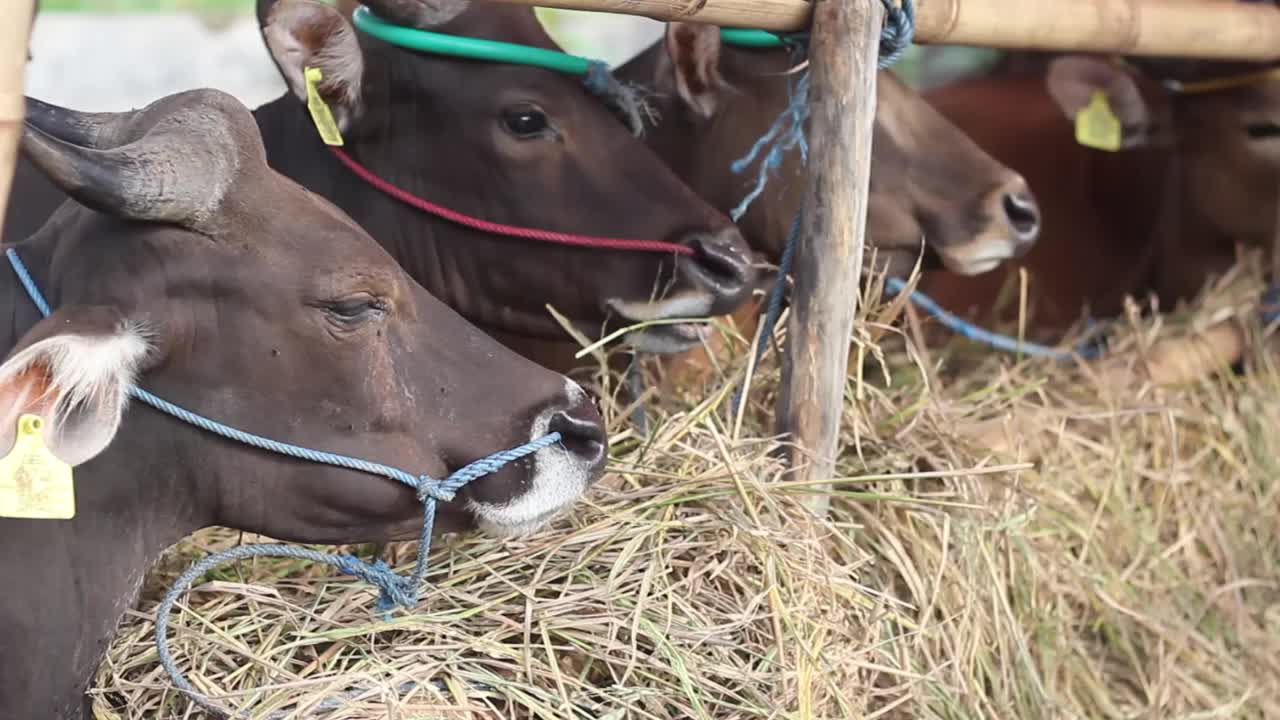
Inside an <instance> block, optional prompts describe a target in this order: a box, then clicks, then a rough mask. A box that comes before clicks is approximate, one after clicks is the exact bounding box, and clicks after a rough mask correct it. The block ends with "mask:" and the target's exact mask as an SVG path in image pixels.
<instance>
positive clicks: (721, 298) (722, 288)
mask: <svg viewBox="0 0 1280 720" xmlns="http://www.w3.org/2000/svg"><path fill="white" fill-rule="evenodd" d="M365 10H366V13H367V15H368V18H369V22H368V23H367V24H363V25H361V26H360V27H359V28H357V26H356V25H355V24H354V23H353V22H352V21H350V20H348V19H347V18H346V17H344V16H343V15H342V13H341V12H340V11H339V10H337V9H335V8H333V7H332V6H330V5H328V4H325V3H322V2H318V1H316V0H278V1H275V2H273V1H272V0H263V1H262V2H261V3H260V4H259V8H258V14H259V19H260V21H261V23H262V25H263V36H264V39H265V41H266V43H267V47H268V49H269V50H270V52H271V56H272V58H273V60H274V61H275V63H276V65H277V67H278V68H279V70H280V72H281V74H282V76H283V77H284V79H285V80H286V82H287V84H288V86H289V88H290V91H291V92H290V93H288V94H286V95H285V96H283V97H281V98H279V99H278V100H276V101H273V102H271V103H268V104H266V105H264V106H262V107H260V108H258V109H257V110H256V111H255V113H254V114H255V117H256V118H257V120H258V124H259V127H260V128H261V130H262V133H263V137H264V140H265V143H266V146H267V152H268V157H269V160H270V162H271V164H272V166H273V167H274V168H276V169H277V170H279V171H281V172H283V173H284V174H286V175H287V176H289V177H292V178H293V179H294V180H297V181H299V182H300V183H301V184H302V185H304V186H305V187H307V188H308V189H310V190H312V191H313V192H316V193H318V194H320V195H322V196H324V197H325V198H327V199H329V200H331V201H333V202H334V203H335V204H337V205H338V206H339V207H341V208H342V209H343V210H345V211H346V212H347V213H348V214H349V215H350V216H351V217H352V218H353V219H354V220H355V221H356V222H357V223H359V224H360V225H361V226H362V227H364V229H366V230H367V231H368V232H369V233H370V234H371V235H372V236H373V237H374V238H376V239H377V240H378V241H379V242H380V243H381V244H382V245H383V246H384V247H386V248H387V249H388V250H389V251H390V252H391V254H392V255H393V256H394V257H395V258H396V259H397V260H398V261H399V262H400V263H401V265H402V266H403V267H404V268H405V269H406V270H408V271H409V273H410V274H411V275H412V276H413V277H414V278H415V279H416V280H417V281H419V282H421V283H422V284H423V285H424V286H426V287H427V289H428V290H429V291H431V292H432V293H433V294H434V295H436V296H437V297H439V298H441V299H442V300H444V301H445V302H447V303H448V304H449V305H450V306H452V307H453V308H454V309H455V310H457V311H458V312H460V313H461V314H462V315H463V316H464V317H466V318H467V319H469V320H471V321H472V322H475V323H476V324H478V325H479V326H481V327H482V328H484V329H486V330H489V331H502V332H504V333H507V334H508V335H507V336H508V338H509V339H510V338H514V339H516V340H520V339H525V338H533V339H539V338H541V339H551V338H563V337H564V329H563V328H562V327H561V325H560V324H559V321H558V320H557V319H556V318H555V317H554V316H553V315H552V314H551V313H550V312H548V309H547V306H548V305H550V306H552V307H553V308H554V309H555V310H556V311H558V313H559V314H561V315H562V316H563V317H565V318H567V319H568V320H569V322H571V323H572V325H573V326H574V327H575V329H577V330H578V331H580V332H582V333H583V334H585V335H587V336H588V337H593V338H594V337H600V336H601V335H603V334H604V333H605V332H608V331H611V330H614V329H617V328H619V327H627V326H631V325H633V324H636V323H644V322H653V321H660V323H659V324H656V325H651V326H649V327H647V328H645V329H640V330H637V331H634V332H631V333H630V334H629V335H627V339H628V340H629V341H630V342H631V343H632V344H633V345H635V346H636V347H637V348H639V349H643V350H646V351H652V352H667V351H675V350H683V349H686V348H688V347H690V346H692V345H695V344H697V343H698V342H699V340H700V338H701V336H702V328H704V327H705V324H702V323H698V322H690V323H683V322H678V320H679V319H683V318H695V319H696V318H700V317H704V316H707V315H716V314H722V313H727V312H730V311H732V310H733V309H734V308H736V307H737V306H738V305H739V303H740V302H741V301H742V300H744V299H745V298H746V297H747V296H748V294H749V292H750V290H751V284H752V279H753V275H754V273H753V264H752V257H751V254H750V251H749V249H748V248H747V246H746V244H745V243H744V242H743V240H742V237H741V235H740V234H739V232H738V230H737V229H736V227H735V226H734V225H733V223H731V222H730V221H729V219H728V218H727V217H726V216H725V215H724V214H723V213H721V212H718V211H716V210H715V209H713V208H712V207H711V206H709V205H708V204H707V203H706V202H704V201H703V200H701V199H700V198H698V197H697V196H696V195H695V194H694V193H693V192H692V191H691V190H689V189H688V188H687V187H686V186H685V185H684V184H683V183H682V182H681V181H680V180H679V179H678V178H676V176H675V175H674V174H673V173H672V172H671V171H670V170H669V169H668V168H667V167H666V166H665V165H664V164H663V163H662V162H661V161H660V160H659V159H658V158H657V157H656V156H654V155H653V154H652V153H651V152H650V151H649V150H648V149H647V148H646V147H645V146H644V145H643V143H642V142H640V140H639V139H637V138H636V137H635V133H634V131H635V130H636V129H637V128H638V126H639V120H638V113H639V112H640V111H641V109H640V107H639V103H638V102H637V100H636V98H635V96H634V95H633V94H632V93H630V92H629V91H628V90H627V89H626V88H624V87H623V86H621V85H620V84H618V83H617V82H616V81H614V80H613V79H612V77H611V76H610V75H609V74H608V72H607V68H604V67H603V66H602V65H599V64H593V63H588V64H587V66H586V72H585V73H584V74H583V75H582V76H575V74H574V73H572V72H564V71H558V70H555V69H551V68H549V67H545V66H537V65H530V64H524V63H516V62H502V61H493V60H481V61H476V60H474V59H469V58H466V57H458V56H457V55H455V54H449V53H448V52H444V51H429V50H419V49H413V48H410V47H406V45H405V44H404V43H396V42H391V41H388V40H387V39H386V36H385V34H377V35H375V32H376V30H375V29H374V28H378V27H381V28H386V27H390V28H392V29H394V30H397V31H399V32H401V33H409V34H413V33H418V34H424V35H431V36H439V37H445V38H452V39H453V41H454V43H465V42H469V41H497V43H498V44H510V45H518V46H522V47H525V48H529V49H530V50H532V51H535V52H542V53H546V54H548V55H560V54H561V53H559V52H558V49H557V48H556V46H555V44H554V43H553V41H552V40H551V39H550V37H549V36H547V34H546V33H545V31H544V30H543V29H542V26H541V24H540V23H539V22H538V20H537V18H536V17H535V15H534V13H533V11H532V10H531V9H529V8H520V7H513V6H505V5H488V4H480V3H477V4H475V5H474V6H471V5H469V4H468V3H467V2H465V0H439V1H436V0H432V1H431V2H428V1H427V0H370V3H369V6H368V8H366V9H365ZM321 104H322V105H323V106H324V108H325V113H327V116H328V117H329V118H330V119H331V121H332V128H329V129H330V130H331V131H332V132H326V131H325V130H326V128H323V127H320V126H318V125H317V123H316V120H315V118H316V114H315V113H314V112H309V108H310V109H312V110H314V109H315V108H316V107H318V106H319V105H321ZM335 135H336V137H334V136H335ZM31 175H32V173H24V172H23V168H19V171H18V178H19V182H18V183H16V184H15V200H14V202H12V203H11V204H10V212H9V216H8V217H7V218H6V227H5V233H6V236H9V237H25V236H26V235H28V234H30V233H31V232H33V231H34V230H35V229H37V228H39V227H40V225H41V224H43V222H44V220H45V219H46V218H47V216H48V214H49V213H51V212H52V210H53V209H54V208H56V207H57V205H58V204H60V203H61V202H62V200H63V196H62V195H61V194H60V193H57V192H56V191H54V190H55V189H53V188H51V187H49V186H48V184H47V183H43V182H42V181H41V180H40V179H39V178H33V177H29V176H31ZM673 321H674V322H673ZM509 341H510V340H509Z"/></svg>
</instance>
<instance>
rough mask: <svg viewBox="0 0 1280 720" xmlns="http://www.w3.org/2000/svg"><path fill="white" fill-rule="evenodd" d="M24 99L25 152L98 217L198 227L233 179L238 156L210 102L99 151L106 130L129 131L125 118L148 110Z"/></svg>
mask: <svg viewBox="0 0 1280 720" xmlns="http://www.w3.org/2000/svg"><path fill="white" fill-rule="evenodd" d="M27 102H28V104H29V107H31V108H33V111H32V113H33V114H32V115H31V116H28V118H27V122H26V124H25V125H24V127H23V133H22V151H23V153H24V154H25V155H26V157H27V158H28V159H29V160H30V161H31V162H32V163H33V164H34V165H35V166H36V167H38V168H40V170H41V171H42V172H44V173H45V174H46V175H47V176H48V177H49V179H50V180H52V181H53V183H54V184H55V185H57V186H58V187H59V188H60V189H61V190H62V191H63V192H65V193H67V194H68V195H70V196H71V197H73V198H75V199H76V200H77V201H78V202H79V203H80V204H82V205H85V206H86V207H89V208H92V209H94V210H97V211H99V212H102V213H106V214H108V215H114V216H116V217H121V218H127V219H130V220H142V221H151V222H171V223H175V224H178V225H183V226H186V227H190V228H198V227H200V226H201V225H202V224H204V223H206V222H207V221H209V220H210V219H211V218H212V216H213V214H214V211H215V210H216V209H217V208H218V205H219V204H220V203H221V201H222V199H223V197H224V196H225V195H226V192H227V190H228V189H230V187H231V183H232V181H233V180H234V178H235V176H236V173H237V170H238V166H239V163H240V159H241V153H240V152H239V150H238V148H237V146H236V143H235V141H234V135H233V133H232V132H231V128H230V127H229V124H228V122H227V118H226V116H225V115H223V114H222V113H219V112H210V109H211V108H210V107H208V106H207V105H205V106H195V107H185V108H184V107H179V108H178V109H176V110H175V111H173V112H169V113H165V114H164V115H163V116H160V117H159V118H158V119H157V121H156V122H154V123H153V124H151V125H150V127H146V128H145V129H144V130H143V131H142V132H140V133H138V134H139V135H140V137H137V138H136V139H132V140H130V139H129V138H120V139H121V140H123V141H124V144H121V145H119V146H118V147H103V145H104V144H107V143H104V137H103V135H104V133H103V129H104V128H109V129H110V130H112V131H113V132H111V133H109V134H110V135H115V136H119V135H122V134H126V131H128V130H130V129H133V128H132V127H131V126H133V125H135V123H133V122H130V121H132V120H135V119H140V120H147V119H150V118H149V117H147V118H143V117H142V115H143V114H144V113H147V110H149V109H150V108H148V109H147V110H142V111H137V112H134V113H81V112H78V111H75V110H69V109H66V108H61V107H58V106H56V105H50V104H48V103H42V102H39V101H34V102H33V101H32V100H31V99H30V98H27ZM137 124H138V125H143V124H145V123H137ZM95 141H96V142H95ZM108 142H109V141H108ZM82 143H83V144H82Z"/></svg>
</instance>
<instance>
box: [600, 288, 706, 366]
mask: <svg viewBox="0 0 1280 720" xmlns="http://www.w3.org/2000/svg"><path fill="white" fill-rule="evenodd" d="M711 305H712V300H711V296H710V295H708V294H706V293H695V292H690V293H682V294H679V295H674V296H672V297H670V298H666V299H663V300H656V301H652V302H632V301H626V300H620V299H617V298H614V299H611V300H609V301H608V302H607V303H606V306H607V307H608V309H609V310H610V311H611V312H613V313H614V314H616V315H617V316H618V317H619V318H621V320H622V322H623V323H624V324H626V325H635V324H640V323H649V322H659V323H663V324H657V325H650V326H647V327H642V328H639V329H636V330H632V331H630V332H628V333H627V334H626V335H624V336H623V341H624V342H626V343H627V344H628V345H630V346H631V347H632V348H634V349H635V350H636V351H637V352H642V353H653V354H658V355H666V354H673V353H680V352H684V351H686V350H689V349H691V348H694V347H696V346H698V345H700V344H702V342H703V341H704V340H705V339H706V337H707V334H708V333H709V326H708V325H707V324H706V323H704V322H693V321H692V320H694V319H695V318H701V317H704V316H706V315H707V314H708V313H709V312H710V311H711ZM684 319H688V320H691V322H671V321H673V320H684Z"/></svg>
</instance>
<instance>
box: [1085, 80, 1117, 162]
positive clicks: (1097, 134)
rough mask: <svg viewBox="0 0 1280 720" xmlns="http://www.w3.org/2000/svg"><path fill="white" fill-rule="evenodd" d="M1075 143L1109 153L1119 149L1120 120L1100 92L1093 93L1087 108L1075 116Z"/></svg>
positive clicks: (1104, 94) (1103, 94)
mask: <svg viewBox="0 0 1280 720" xmlns="http://www.w3.org/2000/svg"><path fill="white" fill-rule="evenodd" d="M1076 142H1078V143H1080V144H1081V145H1084V146H1085V147H1091V148H1097V149H1099V150H1108V151H1110V152H1115V151H1117V150H1119V149H1120V142H1121V129H1120V118H1118V117H1116V114H1115V112H1114V111H1113V110H1112V109H1111V103H1109V102H1107V94H1106V93H1104V92H1102V91H1101V90H1096V91H1094V93H1093V97H1092V98H1090V100H1089V104H1088V106H1086V107H1085V108H1084V109H1083V110H1081V111H1080V112H1079V113H1077V114H1076Z"/></svg>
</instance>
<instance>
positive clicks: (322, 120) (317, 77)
mask: <svg viewBox="0 0 1280 720" xmlns="http://www.w3.org/2000/svg"><path fill="white" fill-rule="evenodd" d="M303 77H304V78H305V79H306V81H307V110H308V111H309V112H310V113H311V122H313V123H315V124H316V131H318V132H319V133H320V139H321V140H323V141H324V144H325V145H337V146H339V147H341V146H342V132H341V131H339V130H338V123H336V122H334V119H333V113H332V112H330V111H329V104H328V103H326V102H325V101H324V98H322V97H320V88H319V84H320V81H321V80H323V79H324V75H323V74H321V72H320V68H316V67H309V68H306V69H304V70H303Z"/></svg>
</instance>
